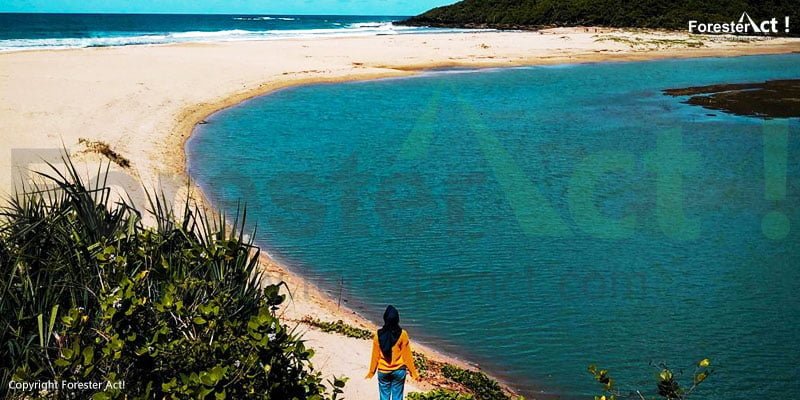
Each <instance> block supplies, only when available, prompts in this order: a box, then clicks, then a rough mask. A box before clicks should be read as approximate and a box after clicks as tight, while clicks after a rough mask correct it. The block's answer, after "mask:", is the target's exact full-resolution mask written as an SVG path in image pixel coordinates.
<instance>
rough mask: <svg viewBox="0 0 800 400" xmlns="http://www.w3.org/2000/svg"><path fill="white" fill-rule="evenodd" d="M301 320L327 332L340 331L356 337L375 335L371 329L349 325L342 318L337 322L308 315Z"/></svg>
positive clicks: (362, 337)
mask: <svg viewBox="0 0 800 400" xmlns="http://www.w3.org/2000/svg"><path fill="white" fill-rule="evenodd" d="M300 322H302V323H305V324H308V325H310V326H313V327H316V328H319V329H320V330H321V331H323V332H326V333H338V334H340V335H343V336H347V337H351V338H354V339H372V336H373V335H374V334H373V333H372V331H370V330H367V329H362V328H359V327H357V326H352V325H348V324H347V323H345V322H344V321H342V320H338V321H336V322H326V321H322V320H319V319H317V318H312V317H311V316H310V315H306V316H305V317H303V319H302V320H300Z"/></svg>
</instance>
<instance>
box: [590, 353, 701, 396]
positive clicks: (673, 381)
mask: <svg viewBox="0 0 800 400" xmlns="http://www.w3.org/2000/svg"><path fill="white" fill-rule="evenodd" d="M710 366H711V361H710V360H709V359H707V358H704V359H702V360H700V361H698V362H697V364H696V365H695V369H694V373H693V374H692V383H691V384H690V385H686V386H682V385H681V384H680V383H678V379H677V378H678V377H677V376H676V374H675V373H674V372H673V371H672V369H670V368H669V367H668V366H667V365H666V364H664V363H661V364H658V365H657V367H658V374H657V375H656V387H655V392H656V394H658V396H660V397H661V398H664V399H666V400H684V399H688V398H689V397H690V396H691V394H692V393H693V392H694V391H695V389H697V387H698V386H699V385H700V384H701V383H703V382H705V380H706V378H708V377H709V375H711V373H712V372H714V371H713V370H712V369H710ZM589 373H590V374H592V376H593V377H594V380H595V381H597V382H599V383H600V384H602V385H603V389H602V394H600V395H597V396H594V398H595V400H617V399H622V398H627V397H634V396H635V397H636V398H637V399H640V400H645V395H647V394H648V392H647V391H639V390H627V392H628V393H629V396H627V397H625V394H624V392H625V390H622V389H620V388H619V387H618V386H617V383H616V381H615V380H614V379H613V378H612V377H611V375H610V374H609V372H608V370H606V369H600V368H597V366H595V365H590V366H589ZM677 375H682V372H679V373H678V374H677ZM642 392H644V394H642Z"/></svg>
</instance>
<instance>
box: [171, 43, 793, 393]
mask: <svg viewBox="0 0 800 400" xmlns="http://www.w3.org/2000/svg"><path fill="white" fill-rule="evenodd" d="M798 76H800V55H784V56H758V57H737V58H726V59H719V58H709V59H690V60H662V61H652V62H636V63H602V64H587V65H566V66H556V67H531V68H521V69H508V70H490V71H483V72H473V73H432V74H428V75H426V76H422V77H416V78H411V79H391V80H383V81H373V82H362V83H347V84H336V85H314V86H306V87H299V88H293V89H288V90H282V91H279V92H277V93H273V94H271V95H269V96H265V97H261V98H257V99H254V100H251V101H248V102H246V103H243V104H241V105H239V106H236V107H233V108H230V109H227V110H224V111H222V112H219V113H217V114H215V115H214V116H212V117H211V118H210V119H209V123H208V124H207V125H202V126H200V127H199V128H198V130H197V132H196V134H195V135H194V136H193V137H192V138H191V140H190V141H189V143H188V145H187V151H188V158H189V170H190V174H191V176H192V177H193V178H194V179H195V180H196V181H197V182H198V183H199V184H200V185H201V186H202V187H203V189H204V191H205V193H206V194H207V195H208V197H209V198H210V199H211V200H212V201H213V202H214V203H215V204H217V205H218V206H220V207H221V208H222V209H223V210H225V211H226V212H229V213H231V212H234V211H235V210H236V207H237V206H238V205H239V203H238V202H239V201H240V200H241V201H243V202H245V203H246V205H247V208H248V218H249V220H250V222H252V223H254V224H257V226H258V234H257V240H258V241H259V243H260V244H262V245H264V246H265V247H266V248H267V249H268V250H269V252H270V253H272V254H274V255H275V256H276V257H278V258H279V259H281V260H283V261H285V262H288V263H290V265H292V266H294V267H296V268H297V269H298V270H300V271H301V272H302V273H304V274H305V275H306V276H309V277H310V278H311V279H312V280H314V281H315V282H317V283H320V284H321V285H322V286H323V287H326V288H328V289H331V290H332V291H333V292H334V293H338V290H339V286H340V285H342V283H343V287H344V297H345V298H347V299H348V300H349V301H350V303H349V304H350V305H351V306H353V307H354V308H356V309H359V310H362V312H363V313H365V315H367V316H368V317H371V318H372V319H376V320H377V319H379V317H380V313H381V311H382V309H383V307H384V306H385V304H387V303H391V304H394V305H396V306H397V307H398V308H399V309H400V311H401V315H402V316H403V321H402V322H403V324H404V325H405V327H406V328H408V329H409V330H410V331H411V333H412V335H413V336H414V338H415V339H417V340H422V341H427V342H431V343H433V344H435V345H436V346H439V347H441V348H443V349H444V350H447V351H452V352H454V353H455V354H459V355H463V356H465V357H467V358H468V359H470V360H472V361H476V362H478V363H480V364H481V365H482V366H483V367H485V368H487V369H488V370H489V371H491V372H492V373H494V374H496V375H497V376H500V377H502V378H504V379H506V380H508V381H509V382H511V383H512V384H513V385H514V386H515V387H517V388H520V389H522V390H523V391H524V392H526V393H528V394H533V393H537V392H538V391H539V390H543V391H545V392H546V393H555V394H557V395H560V396H563V397H564V398H584V397H585V396H587V395H590V394H596V393H597V392H598V391H597V390H595V389H596V388H597V387H596V385H595V382H593V381H592V378H591V376H590V375H589V374H588V373H587V372H586V367H587V365H588V364H590V363H598V364H600V365H602V366H603V367H606V368H609V369H610V370H611V371H612V375H613V376H615V377H616V378H617V380H618V382H619V383H620V384H622V385H623V386H627V387H636V388H649V387H652V386H653V385H652V382H653V381H654V379H655V378H654V373H655V372H656V369H655V367H652V366H649V365H648V363H649V362H651V361H654V362H660V361H666V362H668V363H669V364H670V365H671V366H675V367H679V368H680V367H685V368H686V369H687V375H688V374H691V372H692V368H691V366H692V364H693V363H694V362H696V361H697V360H699V359H701V358H704V357H709V358H711V359H712V361H713V363H714V365H716V374H715V375H713V376H712V377H711V378H709V380H708V382H707V383H706V384H705V385H704V387H703V388H701V392H700V395H701V397H702V398H708V399H750V398H761V399H782V398H791V397H793V395H794V394H796V393H799V392H800V367H798V361H800V346H798V342H799V341H800V333H798V331H797V327H798V326H800V300H798V296H797V294H796V290H797V289H798V287H800V261H799V259H798V257H797V256H796V254H797V251H798V247H799V246H798V243H800V240H798V239H800V234H799V233H798V232H800V218H799V217H800V216H799V215H798V207H797V205H798V196H800V191H799V190H798V189H800V188H799V187H798V186H800V179H799V178H800V164H798V162H797V161H798V157H800V122H798V120H797V119H794V120H772V121H764V120H760V119H755V118H749V117H738V116H732V115H727V114H722V113H719V112H709V111H708V110H705V109H703V108H699V107H695V106H690V105H687V104H682V103H681V101H682V100H683V99H682V98H673V97H669V96H665V95H663V94H662V93H661V90H663V89H668V88H679V87H687V86H697V85H707V84H714V83H733V82H753V81H763V80H766V79H777V78H797V77H798ZM366 362H367V360H365V365H366ZM686 378H688V379H689V380H690V379H691V376H687V377H686Z"/></svg>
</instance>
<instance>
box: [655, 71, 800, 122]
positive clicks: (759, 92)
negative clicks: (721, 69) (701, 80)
mask: <svg viewBox="0 0 800 400" xmlns="http://www.w3.org/2000/svg"><path fill="white" fill-rule="evenodd" d="M664 94H667V95H670V96H691V97H690V98H689V99H688V100H686V101H685V103H687V104H692V105H695V106H701V107H704V108H707V109H709V110H718V111H722V112H726V113H729V114H735V115H744V116H748V117H759V118H764V119H770V118H800V79H783V80H772V81H766V82H757V83H734V84H721V85H709V86H694V87H688V88H683V89H667V90H664Z"/></svg>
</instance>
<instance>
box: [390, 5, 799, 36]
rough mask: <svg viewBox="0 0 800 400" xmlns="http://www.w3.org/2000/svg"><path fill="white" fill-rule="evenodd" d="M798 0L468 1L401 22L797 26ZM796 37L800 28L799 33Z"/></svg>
mask: <svg viewBox="0 0 800 400" xmlns="http://www.w3.org/2000/svg"><path fill="white" fill-rule="evenodd" d="M798 10H800V7H798V6H797V2H796V1H794V0H773V1H768V2H764V1H759V0H715V1H700V0H677V1H668V0H464V1H461V2H459V3H456V4H453V5H450V6H444V7H439V8H434V9H433V10H430V11H428V12H426V13H424V14H422V15H419V16H416V17H412V18H409V19H407V20H405V21H402V22H400V23H401V24H406V25H416V26H419V25H429V26H448V27H450V26H457V27H472V28H500V29H536V28H541V27H550V26H607V27H636V28H665V29H679V30H686V29H687V27H688V23H689V20H697V21H701V22H720V23H722V22H730V21H732V20H738V19H739V16H741V15H742V13H743V12H745V11H746V12H747V13H748V14H749V15H750V16H751V17H752V18H753V19H754V20H756V21H760V20H762V19H770V18H773V17H775V18H778V19H779V20H780V21H781V23H782V20H783V17H784V16H789V17H790V20H791V21H797V18H796V17H797V16H798ZM794 31H795V33H794V34H796V32H797V29H795V30H794Z"/></svg>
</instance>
